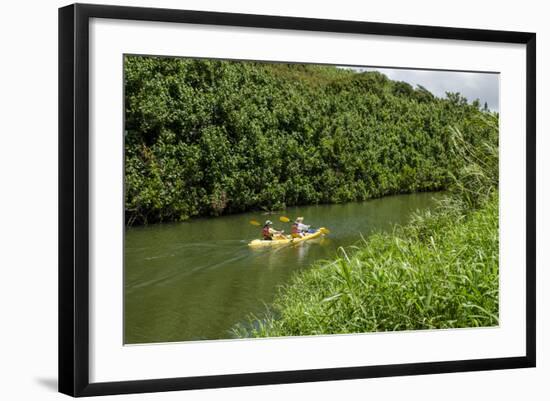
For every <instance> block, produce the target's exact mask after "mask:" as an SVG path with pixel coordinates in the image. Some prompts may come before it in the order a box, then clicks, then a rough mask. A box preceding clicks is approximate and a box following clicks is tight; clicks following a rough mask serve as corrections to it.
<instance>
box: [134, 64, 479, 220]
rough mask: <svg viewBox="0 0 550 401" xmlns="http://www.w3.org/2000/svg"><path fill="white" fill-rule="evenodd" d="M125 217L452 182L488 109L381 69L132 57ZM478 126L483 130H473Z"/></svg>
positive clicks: (174, 215) (179, 215)
mask: <svg viewBox="0 0 550 401" xmlns="http://www.w3.org/2000/svg"><path fill="white" fill-rule="evenodd" d="M124 71H125V113H126V121H125V127H126V133H125V169H126V174H125V177H126V178H125V180H126V182H125V184H126V222H127V223H128V224H144V223H152V222H164V221H181V220H185V219H187V218H189V217H191V216H199V215H204V216H208V215H220V214H227V213H236V212H243V211H248V210H271V209H274V208H280V207H284V206H292V205H303V204H315V203H335V202H349V201H357V200H365V199H369V198H373V197H379V196H384V195H389V194H397V193H404V192H414V191H431V190H439V189H445V188H447V187H448V186H449V184H450V182H451V178H452V176H453V175H458V174H461V172H460V171H459V169H460V168H461V166H460V165H459V161H458V156H460V155H458V154H457V152H455V151H453V146H454V145H455V143H456V140H455V141H454V142H453V135H452V134H450V133H449V131H448V129H447V126H448V125H456V126H457V127H458V128H459V129H460V130H461V132H462V133H463V136H462V137H461V140H463V141H464V143H467V144H472V145H473V146H475V147H477V146H478V144H479V143H481V142H480V141H482V140H483V139H484V138H483V135H484V133H483V132H481V133H480V132H479V129H478V126H479V124H480V120H481V119H482V118H483V116H485V115H487V114H489V113H487V112H484V111H482V110H480V109H479V105H473V104H472V105H469V104H467V102H466V100H465V99H464V98H463V97H461V96H460V95H458V94H449V95H448V97H447V98H446V99H439V98H436V97H434V96H433V95H432V94H431V93H429V92H428V91H427V90H426V89H424V88H418V89H413V88H412V87H411V86H410V85H408V84H405V83H402V82H394V81H391V80H389V79H388V78H387V77H385V76H384V75H382V74H380V73H377V72H365V73H355V72H352V71H350V70H344V69H339V68H336V67H329V66H314V65H298V64H266V63H257V62H233V61H216V60H192V59H177V58H156V57H139V56H126V58H125V63H124ZM474 131H475V132H476V135H473V134H472V132H474Z"/></svg>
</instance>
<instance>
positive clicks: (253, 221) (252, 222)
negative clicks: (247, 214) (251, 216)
mask: <svg viewBox="0 0 550 401" xmlns="http://www.w3.org/2000/svg"><path fill="white" fill-rule="evenodd" d="M250 224H252V225H253V226H261V224H260V223H259V222H258V221H256V220H250Z"/></svg>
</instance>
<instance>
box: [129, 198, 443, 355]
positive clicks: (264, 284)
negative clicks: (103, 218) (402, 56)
mask: <svg viewBox="0 0 550 401" xmlns="http://www.w3.org/2000/svg"><path fill="white" fill-rule="evenodd" d="M441 196H443V195H442V194H441V193H419V194H411V195H396V196H389V197H385V198H381V199H374V200H370V201H366V202H359V203H347V204H341V205H318V206H303V207H292V208H287V209H286V211H284V212H282V213H276V214H272V215H263V214H262V213H245V214H238V215H231V216H223V217H216V218H197V219H191V220H189V221H187V222H184V223H170V224H156V225H150V226H142V227H131V228H127V229H126V236H125V271H124V285H125V288H124V295H125V299H124V319H125V321H124V333H125V334H124V337H125V338H124V342H125V343H126V344H136V343H156V342H170V341H189V340H213V339H221V338H231V328H232V327H233V326H234V325H235V324H237V323H245V322H246V317H247V316H248V315H249V314H250V313H254V314H261V313H262V312H263V311H265V305H268V304H269V303H270V302H271V301H272V300H273V297H274V295H275V294H276V291H277V288H278V287H279V286H280V285H282V284H285V283H287V282H288V281H289V279H290V278H291V276H292V274H293V273H295V272H297V271H299V270H302V269H307V268H308V267H309V266H310V265H311V263H313V262H314V261H317V260H319V259H328V258H332V257H333V256H334V255H336V252H337V248H338V247H340V246H349V245H353V244H354V243H356V242H357V241H359V240H360V238H361V235H363V236H364V237H368V235H369V234H371V233H373V232H376V231H387V230H391V228H392V226H393V225H394V224H403V223H406V222H407V221H409V219H410V217H411V213H413V212H414V211H416V210H423V209H426V208H431V207H433V206H434V205H435V199H436V198H440V197H441ZM280 216H288V217H290V218H291V219H293V218H294V217H296V216H304V218H305V223H306V224H311V225H312V226H313V227H320V226H324V227H327V228H329V229H330V234H329V235H328V236H326V237H324V238H322V239H317V240H312V241H309V242H304V243H302V244H299V245H294V246H283V247H273V248H263V249H251V248H249V247H248V245H247V244H248V242H249V241H250V240H252V239H254V238H258V237H259V236H260V229H261V227H255V226H252V225H251V224H250V223H249V222H250V220H251V219H254V220H257V221H261V222H262V223H263V221H265V220H266V219H270V220H272V221H273V222H274V223H275V224H274V227H275V228H277V229H284V230H285V231H286V232H290V223H281V222H279V220H278V218H279V217H280Z"/></svg>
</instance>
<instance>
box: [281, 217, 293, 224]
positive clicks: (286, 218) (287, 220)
mask: <svg viewBox="0 0 550 401" xmlns="http://www.w3.org/2000/svg"><path fill="white" fill-rule="evenodd" d="M279 220H280V221H282V222H283V223H288V222H289V221H290V219H289V218H288V217H286V216H281V217H279Z"/></svg>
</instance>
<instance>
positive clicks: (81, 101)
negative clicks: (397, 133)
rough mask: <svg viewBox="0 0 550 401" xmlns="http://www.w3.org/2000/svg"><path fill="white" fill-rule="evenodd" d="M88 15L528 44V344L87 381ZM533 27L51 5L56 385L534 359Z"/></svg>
mask: <svg viewBox="0 0 550 401" xmlns="http://www.w3.org/2000/svg"><path fill="white" fill-rule="evenodd" d="M91 18H108V19H120V20H140V21H160V22H174V23H188V24H189V23H191V24H205V25H219V26H239V27H252V28H272V29H285V30H303V31H323V32H337V33H354V34H370V35H386V36H402V37H415V38H437V39H451V40H468V41H485V42H501V43H516V44H524V45H526V60H525V62H526V71H527V74H526V77H527V78H526V79H527V81H526V88H527V90H526V94H525V95H526V105H527V109H526V121H527V124H526V138H525V140H526V152H527V159H526V160H527V166H526V171H527V177H526V179H527V181H526V185H527V187H526V212H527V214H526V234H527V238H526V239H527V243H526V255H527V258H526V267H527V269H526V308H527V310H526V318H527V320H526V321H527V324H526V327H525V333H526V344H525V355H524V356H521V357H510V358H495V359H475V360H454V361H439V362H427V363H407V364H396V365H381V366H353V367H344V368H330V369H313V370H295V371H278V372H262V373H246V374H229V375H218V376H195V377H181V378H166V379H154V380H135V381H122V382H103V383H90V381H89V335H88V329H89V312H88V311H89V290H88V285H89V266H88V257H89V250H88V247H89V234H88V229H89V221H88V219H89V209H88V207H89V191H90V190H89V179H88V173H89V164H88V163H89V144H88V139H89V132H88V123H89V121H88V111H89V104H88V95H89V83H88V80H89V71H88V61H89V32H88V28H89V21H90V19H91ZM535 65H536V35H535V33H527V32H509V31H494V30H479V29H462V28H448V27H435V26H417V25H401V24H386V23H372V22H358V21H338V20H326V19H309V18H295V17H281V16H266V15H245V14H232V13H220V12H203V11H184V10H171V9H155V8H138V7H121V6H106V5H88V4H74V5H69V6H66V7H63V8H60V9H59V391H60V392H62V393H65V394H68V395H71V396H95V395H106V394H124V393H140V392H157V391H172V390H188V389H203V388H218V387H235V386H252V385H265V384H279V383H293V382H315V381H324V380H344V379H360V378H372V377H384V376H400V375H421V374H433V373H450V372H464V371H480V370H493V369H512V368H527V367H534V366H535V363H536V358H535V350H536V337H535V327H536V326H535V324H536V319H535V297H536V294H535V268H536V260H535V244H536V241H535V240H536V238H535V235H536V229H535V217H536V216H535V210H536V207H535V206H536V204H535V165H536V160H535V143H536V138H535V120H536V114H535V113H536V111H535V110H536V104H535V102H536V67H535Z"/></svg>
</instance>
